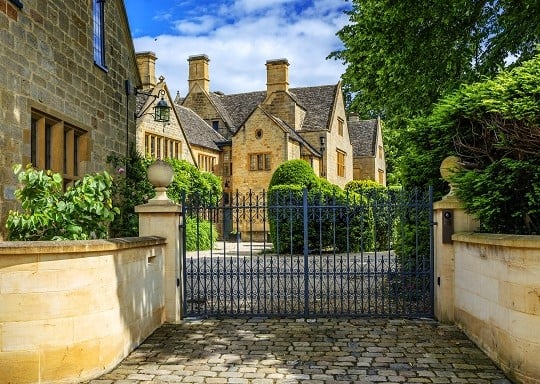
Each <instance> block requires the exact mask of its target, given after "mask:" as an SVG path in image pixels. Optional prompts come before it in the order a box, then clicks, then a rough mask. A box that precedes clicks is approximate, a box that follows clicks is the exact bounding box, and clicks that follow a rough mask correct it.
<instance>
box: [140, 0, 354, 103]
mask: <svg viewBox="0 0 540 384" xmlns="http://www.w3.org/2000/svg"><path fill="white" fill-rule="evenodd" d="M298 2H299V1H293V0H258V1H253V0H237V1H236V2H235V3H234V4H232V5H231V4H229V6H221V7H220V8H219V10H218V11H217V12H215V13H214V14H207V15H203V16H201V15H200V14H199V16H196V17H194V18H192V19H188V20H176V21H174V26H175V30H176V31H178V32H179V33H178V35H171V34H170V35H160V36H157V37H150V36H145V37H139V38H136V39H135V48H136V50H137V51H148V50H150V51H154V52H155V53H156V56H157V57H158V61H157V62H156V74H157V76H158V77H159V76H160V75H163V76H165V78H166V81H167V84H168V86H169V89H170V90H171V92H173V93H175V92H176V91H177V90H179V91H180V93H181V95H182V96H184V95H185V94H186V93H187V76H188V63H187V59H188V57H189V56H191V55H196V54H203V53H204V54H207V55H208V56H209V58H210V88H211V90H212V91H223V92H225V93H227V94H232V93H240V92H249V91H257V90H264V89H265V88H266V67H265V63H266V60H269V59H278V58H287V59H288V60H289V63H290V67H289V80H290V85H291V87H299V86H314V85H324V84H335V83H337V82H338V81H339V79H340V76H341V74H342V73H343V72H344V70H345V68H344V67H343V65H342V64H341V63H340V62H336V61H334V60H326V57H327V56H328V54H330V52H332V51H334V50H336V49H339V48H340V47H341V42H340V41H339V39H338V38H337V37H336V36H335V34H336V32H337V31H338V30H339V29H340V28H341V27H343V25H345V24H346V23H347V17H346V15H344V14H343V4H344V1H343V0H317V1H314V2H313V4H312V6H310V7H307V8H305V7H304V8H303V9H302V10H301V11H300V12H299V13H298V12H297V13H296V14H290V12H292V10H294V9H296V8H295V5H296V6H297V4H295V3H298ZM300 3H302V2H301V1H300ZM287 12H289V13H287ZM172 19H173V20H174V17H173V18H172ZM231 20H234V21H233V22H231Z"/></svg>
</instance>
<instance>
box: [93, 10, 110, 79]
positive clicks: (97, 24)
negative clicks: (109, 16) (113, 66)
mask: <svg viewBox="0 0 540 384" xmlns="http://www.w3.org/2000/svg"><path fill="white" fill-rule="evenodd" d="M93 24H94V31H93V35H92V38H93V42H94V64H95V65H96V66H98V67H99V68H101V69H103V70H104V71H108V69H107V62H106V60H105V49H106V47H105V0H93Z"/></svg>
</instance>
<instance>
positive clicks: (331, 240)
mask: <svg viewBox="0 0 540 384" xmlns="http://www.w3.org/2000/svg"><path fill="white" fill-rule="evenodd" d="M306 166H307V167H306ZM281 168H283V169H281ZM276 174H277V176H276ZM277 183H288V184H277ZM304 190H306V191H307V204H308V210H309V211H308V217H309V219H308V249H309V250H310V252H311V251H315V250H319V251H321V250H322V251H333V252H345V251H350V252H357V251H359V250H360V249H363V250H372V249H373V232H372V228H373V216H372V213H371V210H370V208H369V205H368V204H366V200H365V198H363V197H362V196H360V195H358V194H354V193H353V194H350V195H346V194H345V193H344V191H343V190H342V189H341V188H340V187H338V186H337V185H334V184H332V183H330V182H329V181H328V180H326V179H323V178H318V177H317V176H316V175H315V173H314V172H313V170H312V169H311V167H310V166H309V164H307V163H306V162H305V161H303V160H291V161H288V162H285V163H283V164H281V165H280V166H279V167H278V168H277V170H276V172H275V173H274V175H273V177H272V180H271V182H270V188H269V190H268V201H269V223H270V236H271V238H272V242H273V246H274V249H275V250H276V252H278V253H284V252H292V253H302V252H303V249H304V228H303V225H302V223H303V191H304Z"/></svg>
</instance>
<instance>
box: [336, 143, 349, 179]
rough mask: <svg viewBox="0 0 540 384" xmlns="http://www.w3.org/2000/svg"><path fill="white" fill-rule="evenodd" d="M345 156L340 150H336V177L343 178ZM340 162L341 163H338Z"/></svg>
mask: <svg viewBox="0 0 540 384" xmlns="http://www.w3.org/2000/svg"><path fill="white" fill-rule="evenodd" d="M346 156H347V154H346V153H345V152H343V151H342V150H340V149H336V173H337V175H338V177H345V158H346ZM340 160H342V161H340Z"/></svg>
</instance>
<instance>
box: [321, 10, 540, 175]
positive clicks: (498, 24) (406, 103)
mask: <svg viewBox="0 0 540 384" xmlns="http://www.w3.org/2000/svg"><path fill="white" fill-rule="evenodd" d="M348 14H349V20H350V23H349V24H348V25H347V26H345V27H344V28H343V29H341V30H340V31H339V32H338V36H339V37H340V39H341V40H342V42H343V44H344V49H343V50H341V51H336V52H333V53H332V54H331V55H330V57H333V58H335V59H338V60H342V61H343V62H344V63H345V64H346V66H347V68H346V71H345V73H344V75H343V83H344V86H345V90H346V92H347V93H348V101H349V108H350V109H352V110H354V111H356V112H358V113H359V114H360V116H361V117H363V118H371V117H373V116H375V115H380V116H382V117H383V118H384V119H385V122H386V124H385V127H386V131H385V138H386V140H387V143H388V144H389V145H390V147H391V148H390V150H389V153H394V154H400V153H402V151H401V149H402V148H406V147H409V146H411V145H412V146H416V147H417V152H419V153H420V154H422V153H423V152H424V151H426V150H427V151H429V150H430V149H431V148H429V147H426V148H423V144H424V143H423V142H422V140H421V137H414V136H413V137H411V136H410V135H409V136H407V137H400V136H399V132H400V130H405V129H406V127H407V124H408V122H409V120H410V119H413V118H417V117H421V116H426V115H428V114H429V113H430V112H431V109H432V106H433V104H434V103H436V102H437V101H438V100H439V99H440V98H441V97H443V96H444V95H445V94H447V93H449V92H451V91H454V90H455V89H457V88H458V87H459V85H460V84H463V83H471V82H474V81H477V80H479V79H480V78H482V77H483V76H491V75H494V74H495V73H497V72H498V71H499V70H500V69H501V68H504V67H506V66H508V65H515V64H519V63H520V62H521V61H522V60H525V59H528V58H530V57H532V56H533V54H534V51H535V45H536V44H538V43H539V42H540V0H523V1H511V0H492V1H488V0H453V1H446V0H419V1H414V2H413V1H396V0H353V1H352V9H351V10H350V11H349V12H348ZM419 134H420V135H422V134H423V133H422V132H419ZM411 140H412V142H411ZM430 145H431V144H430ZM394 146H395V147H397V149H395V148H392V147H394ZM450 149H451V148H450ZM441 152H447V151H444V150H443V151H441ZM392 160H393V159H390V161H392ZM391 166H392V164H390V167H391ZM420 179H421V178H420ZM402 181H403V180H402ZM417 181H420V182H421V183H422V184H423V183H424V182H429V181H426V180H417Z"/></svg>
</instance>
